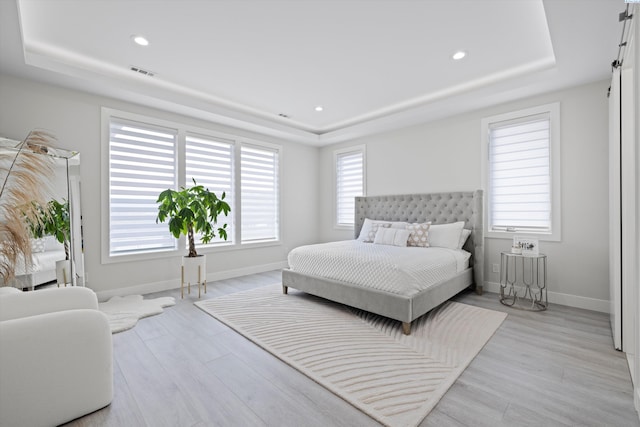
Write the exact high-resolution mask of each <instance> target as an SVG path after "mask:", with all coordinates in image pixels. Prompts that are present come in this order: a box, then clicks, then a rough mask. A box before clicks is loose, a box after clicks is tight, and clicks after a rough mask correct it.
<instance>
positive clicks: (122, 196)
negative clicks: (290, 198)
mask: <svg viewBox="0 0 640 427" xmlns="http://www.w3.org/2000/svg"><path fill="white" fill-rule="evenodd" d="M103 132H104V133H103V135H104V137H103V138H104V139H103V153H104V158H106V159H108V164H107V165H106V166H107V167H105V172H104V175H103V177H104V180H103V183H105V184H104V190H103V191H104V193H106V196H105V198H104V200H105V201H106V206H105V207H104V209H103V212H104V213H105V214H104V215H103V218H104V220H103V226H102V230H103V242H104V243H103V257H102V259H103V262H113V261H114V260H115V259H139V258H140V257H143V258H150V257H154V256H158V255H157V252H173V251H180V252H181V251H182V249H181V248H184V247H185V245H186V239H185V238H184V237H183V238H181V239H180V240H176V239H174V238H173V236H172V235H171V234H170V233H169V231H168V228H167V224H166V223H159V224H157V223H156V217H157V213H158V209H157V203H156V200H157V198H158V195H159V194H160V193H161V192H162V191H163V190H166V189H167V188H173V189H178V188H180V187H183V186H190V185H192V184H193V180H194V179H195V180H196V182H197V183H198V184H201V185H203V186H205V187H206V188H208V189H209V190H210V191H213V192H215V193H216V194H217V195H218V196H221V195H222V193H223V192H224V193H225V201H226V202H227V203H228V204H229V205H230V206H231V214H230V215H229V216H228V217H227V218H226V219H225V222H226V223H227V240H226V241H225V240H224V239H221V238H220V237H219V236H216V238H215V239H213V240H212V241H211V242H209V243H208V244H207V245H206V246H203V247H205V248H213V247H217V246H224V247H229V246H240V245H248V244H252V245H254V244H257V243H260V242H267V243H273V242H277V241H279V240H280V218H279V215H280V207H279V203H280V191H279V188H280V187H279V179H280V169H279V167H280V166H279V158H280V155H281V149H280V147H278V146H274V145H270V144H265V143H262V142H257V141H248V140H245V139H240V138H236V137H234V136H233V135H223V134H219V133H217V132H211V131H207V130H202V129H194V128H187V127H186V126H184V125H181V124H179V123H170V122H166V121H162V120H155V119H152V118H149V117H143V116H139V115H135V114H130V113H125V112H121V111H115V110H111V109H107V108H104V109H103ZM196 238H197V241H196V244H200V239H199V236H196ZM201 246H202V245H201Z"/></svg>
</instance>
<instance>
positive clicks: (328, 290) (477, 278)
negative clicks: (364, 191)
mask: <svg viewBox="0 0 640 427" xmlns="http://www.w3.org/2000/svg"><path fill="white" fill-rule="evenodd" d="M482 209H483V208H482V190H475V191H468V192H451V193H431V194H407V195H394V196H369V197H357V198H356V200H355V226H354V238H355V239H357V238H358V236H360V231H361V229H362V227H363V225H364V224H365V219H367V218H368V219H369V220H376V221H404V222H408V223H425V222H429V221H430V222H431V223H432V224H434V225H435V224H449V223H455V222H460V221H462V222H464V226H463V227H464V228H465V229H467V230H470V232H471V233H470V235H469V237H468V239H467V240H466V242H465V243H464V246H463V249H464V250H465V251H467V252H468V253H469V254H470V257H469V259H468V264H467V266H465V267H464V268H462V269H461V271H457V272H455V274H453V275H452V276H451V275H450V277H449V278H446V279H443V280H440V281H437V282H436V283H433V284H431V285H429V286H428V287H426V288H424V289H415V288H411V289H409V290H408V291H406V292H398V291H395V290H392V289H387V288H385V287H382V286H378V287H368V286H362V285H360V284H354V283H353V282H351V281H347V280H335V279H333V278H330V277H326V276H327V275H326V274H323V273H322V272H318V273H316V272H314V273H313V274H308V273H304V272H300V271H297V270H296V269H295V268H288V269H284V270H283V271H282V290H283V292H284V293H285V294H286V293H287V292H288V288H293V289H298V290H300V291H303V292H306V293H309V294H312V295H316V296H319V297H322V298H325V299H328V300H332V301H335V302H339V303H342V304H346V305H349V306H352V307H355V308H359V309H362V310H366V311H369V312H371V313H375V314H379V315H382V316H385V317H389V318H391V319H395V320H398V321H400V322H402V328H403V332H404V333H405V334H407V335H408V334H410V332H411V322H412V321H413V320H415V319H417V318H418V317H420V316H422V315H423V314H425V313H427V312H428V311H430V310H431V309H433V308H435V307H437V306H438V305H440V304H442V303H443V302H445V301H447V300H449V299H450V298H451V297H453V296H455V295H456V294H458V293H459V292H461V291H462V290H464V289H466V288H468V287H470V286H473V287H474V288H475V290H476V292H477V293H479V294H481V293H482V284H483V270H484V238H483V221H482ZM350 244H351V245H352V246H353V245H356V244H355V243H349V242H346V243H344V244H343V245H346V246H348V245H350ZM311 246H315V245H311Z"/></svg>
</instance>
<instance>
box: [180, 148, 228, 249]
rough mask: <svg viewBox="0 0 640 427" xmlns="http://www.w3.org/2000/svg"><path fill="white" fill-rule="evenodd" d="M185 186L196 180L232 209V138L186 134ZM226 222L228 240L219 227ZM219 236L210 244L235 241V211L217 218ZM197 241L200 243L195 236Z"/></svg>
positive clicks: (197, 236)
mask: <svg viewBox="0 0 640 427" xmlns="http://www.w3.org/2000/svg"><path fill="white" fill-rule="evenodd" d="M185 171H186V186H191V185H193V179H195V180H196V182H197V183H198V185H202V186H204V187H205V188H207V189H208V190H209V191H211V192H213V193H216V196H218V197H222V193H225V199H224V201H225V202H227V203H228V204H229V206H231V207H232V208H233V206H234V203H233V198H234V197H233V141H231V140H227V139H223V138H214V137H209V136H206V137H205V136H196V135H187V137H186V146H185ZM225 223H226V224H227V235H228V237H227V240H224V239H221V238H220V236H218V232H217V228H218V226H221V225H222V224H225ZM218 226H216V227H215V228H216V237H215V238H214V239H213V240H211V241H210V242H209V244H215V243H222V242H233V237H234V236H233V210H232V211H231V212H230V213H229V215H228V216H226V217H225V216H224V214H223V215H221V216H219V217H218ZM195 237H196V244H201V241H200V235H196V236H195Z"/></svg>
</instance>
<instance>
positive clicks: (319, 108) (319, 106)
mask: <svg viewBox="0 0 640 427" xmlns="http://www.w3.org/2000/svg"><path fill="white" fill-rule="evenodd" d="M315 110H316V111H322V110H324V108H323V107H322V105H318V106H317V107H316V108H315Z"/></svg>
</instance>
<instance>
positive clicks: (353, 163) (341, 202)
mask: <svg viewBox="0 0 640 427" xmlns="http://www.w3.org/2000/svg"><path fill="white" fill-rule="evenodd" d="M335 170H336V175H335V183H336V210H335V212H336V217H335V220H336V226H338V227H353V225H354V217H355V200H354V199H355V198H356V197H358V196H363V195H364V190H365V189H364V182H365V179H364V147H363V146H360V147H351V148H349V149H345V150H338V151H336V152H335Z"/></svg>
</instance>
